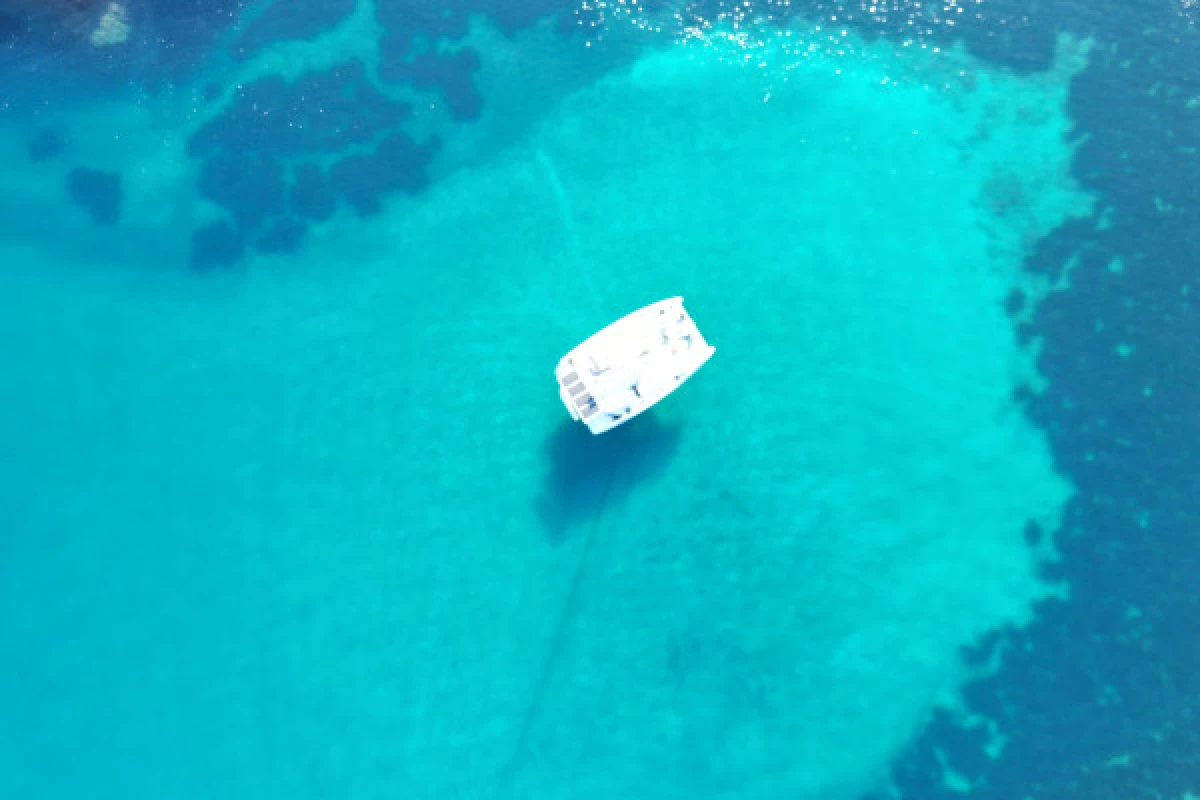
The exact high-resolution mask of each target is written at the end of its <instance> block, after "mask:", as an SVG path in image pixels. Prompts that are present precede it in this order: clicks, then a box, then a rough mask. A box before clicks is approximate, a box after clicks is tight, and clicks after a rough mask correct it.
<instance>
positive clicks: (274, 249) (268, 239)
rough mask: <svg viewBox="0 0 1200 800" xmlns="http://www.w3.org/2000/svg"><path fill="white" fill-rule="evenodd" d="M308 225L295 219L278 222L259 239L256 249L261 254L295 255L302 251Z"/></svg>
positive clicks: (287, 218) (284, 219) (285, 218)
mask: <svg viewBox="0 0 1200 800" xmlns="http://www.w3.org/2000/svg"><path fill="white" fill-rule="evenodd" d="M306 233H308V225H306V224H305V223H304V222H303V221H302V220H298V219H296V218H295V217H284V218H282V219H280V220H277V221H276V222H275V223H274V224H272V225H271V227H269V228H267V231H266V233H264V234H263V235H262V236H260V237H259V239H258V241H257V242H255V244H254V247H255V249H256V250H258V251H259V252H260V253H294V252H296V251H297V250H299V249H300V245H301V243H302V242H303V241H304V236H305V234H306Z"/></svg>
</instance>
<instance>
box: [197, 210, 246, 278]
mask: <svg viewBox="0 0 1200 800" xmlns="http://www.w3.org/2000/svg"><path fill="white" fill-rule="evenodd" d="M245 249H246V242H245V239H244V238H243V237H242V234H241V231H239V230H238V229H237V227H236V226H235V225H234V224H233V223H231V222H228V221H224V220H222V221H218V222H212V223H209V224H208V225H205V226H203V227H200V228H197V229H196V230H194V231H192V249H191V255H190V257H189V263H190V264H191V266H192V268H193V269H198V270H207V269H212V268H214V267H227V266H230V265H232V264H235V263H237V262H238V261H239V260H241V258H242V254H243V253H244V252H245Z"/></svg>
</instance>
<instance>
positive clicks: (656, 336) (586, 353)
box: [555, 297, 716, 434]
mask: <svg viewBox="0 0 1200 800" xmlns="http://www.w3.org/2000/svg"><path fill="white" fill-rule="evenodd" d="M715 352H716V348H715V347H713V346H712V345H710V344H709V343H708V342H706V341H705V340H704V337H703V336H702V335H701V334H700V331H699V329H698V328H697V327H696V323H695V322H694V321H693V320H692V318H691V316H690V315H689V314H688V312H687V311H686V310H685V309H684V307H683V298H682V297H670V298H667V299H666V300H659V301H658V302H657V303H651V304H650V305H648V306H645V307H644V308H639V309H638V310H637V311H633V312H631V313H629V314H626V315H625V316H624V317H621V318H620V319H619V320H617V321H616V322H614V323H612V324H610V325H608V326H607V327H605V328H603V329H601V330H600V331H597V332H596V333H594V334H592V335H591V336H589V337H588V338H587V339H585V340H584V341H583V343H582V344H580V345H579V346H578V347H576V348H574V349H573V350H571V351H570V352H569V353H567V354H566V355H565V356H563V357H562V360H561V361H559V362H558V367H557V369H555V376H556V377H557V378H558V393H559V396H560V397H561V398H562V401H563V405H565V406H566V407H567V411H568V412H569V413H570V415H571V418H572V419H575V420H579V421H581V422H583V424H584V425H586V426H587V427H588V430H590V431H591V432H592V433H593V434H600V433H605V432H606V431H610V430H612V429H613V428H615V427H617V426H618V425H620V424H622V423H625V422H628V421H629V420H631V419H633V418H634V417H636V416H637V415H638V414H640V413H642V412H643V411H645V410H646V409H648V408H650V407H651V406H653V405H654V404H655V403H657V402H659V401H660V400H662V399H663V398H664V397H666V396H667V395H669V394H670V393H671V392H673V391H675V390H676V389H678V388H679V387H680V385H682V384H683V382H684V381H686V380H687V379H688V378H690V377H691V376H692V375H693V374H695V372H696V370H698V369H700V367H702V366H704V364H705V363H706V362H707V361H708V360H709V359H710V358H712V355H713V353H715Z"/></svg>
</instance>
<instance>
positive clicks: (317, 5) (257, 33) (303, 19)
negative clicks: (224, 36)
mask: <svg viewBox="0 0 1200 800" xmlns="http://www.w3.org/2000/svg"><path fill="white" fill-rule="evenodd" d="M354 6H355V0H306V2H305V3H304V5H303V8H302V9H300V8H297V7H296V4H295V3H294V2H288V1H287V0H275V2H272V3H271V4H270V5H268V6H267V7H266V8H265V9H264V10H263V11H262V13H261V14H259V15H258V16H256V17H253V18H251V19H249V20H248V21H246V23H245V24H244V25H243V26H242V29H241V32H240V33H239V35H238V37H237V39H236V40H234V43H233V44H232V45H231V46H230V52H231V54H232V55H233V56H234V57H235V58H239V59H243V58H246V57H248V56H252V55H254V54H255V53H257V52H258V51H260V50H262V49H263V48H264V47H267V46H268V45H271V44H273V43H275V42H282V41H295V40H302V39H312V38H314V37H316V36H319V35H320V34H321V33H323V32H325V31H327V30H330V29H331V28H334V27H335V26H337V24H338V23H340V22H341V21H342V20H344V19H345V18H346V17H348V16H350V14H351V12H353V11H354Z"/></svg>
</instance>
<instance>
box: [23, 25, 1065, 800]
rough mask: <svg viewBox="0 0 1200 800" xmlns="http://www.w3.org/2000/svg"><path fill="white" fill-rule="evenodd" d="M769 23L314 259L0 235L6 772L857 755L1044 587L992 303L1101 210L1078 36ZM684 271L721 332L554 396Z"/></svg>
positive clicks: (715, 45) (634, 74)
mask: <svg viewBox="0 0 1200 800" xmlns="http://www.w3.org/2000/svg"><path fill="white" fill-rule="evenodd" d="M777 34H778V32H773V31H771V30H769V29H767V30H762V31H759V32H758V34H756V35H757V36H758V37H759V38H758V39H756V40H755V50H756V52H757V53H759V54H760V55H768V56H770V58H769V59H767V61H766V62H765V66H762V67H758V66H751V67H747V66H744V65H743V64H741V63H740V60H739V59H737V58H736V57H734V58H730V57H729V56H736V52H737V48H744V46H745V42H744V41H738V40H736V39H720V40H718V39H715V38H708V39H705V40H703V41H695V40H694V41H693V43H692V44H690V45H686V46H685V45H680V46H669V47H665V48H663V49H660V50H656V51H653V52H648V53H646V54H645V56H644V57H642V58H640V59H639V60H638V61H637V62H636V63H635V64H633V65H632V66H631V67H630V68H628V69H624V70H621V71H619V72H614V73H612V74H610V75H608V76H607V77H605V78H604V79H603V80H601V81H599V82H598V83H596V84H595V85H593V86H590V87H587V88H585V89H582V90H580V91H578V92H576V93H574V94H572V95H571V96H569V97H567V98H566V99H565V100H564V101H563V102H562V103H561V105H559V106H558V107H556V108H555V109H553V110H552V111H551V112H549V113H548V114H547V115H546V116H545V118H544V119H543V120H542V121H541V123H540V124H539V125H538V126H537V127H536V129H535V130H533V131H531V132H530V133H529V134H527V135H526V136H525V137H524V138H523V139H522V140H521V141H519V142H518V143H517V144H515V145H514V146H513V147H511V148H509V149H508V150H505V151H504V152H502V153H500V154H498V155H495V156H493V157H491V158H489V159H488V160H487V161H486V163H481V164H478V165H476V166H472V167H466V168H463V169H462V170H461V171H459V172H457V173H455V174H454V175H452V176H450V177H448V178H446V179H445V180H444V181H443V182H442V183H441V184H439V185H438V186H436V187H435V188H434V189H433V190H432V191H431V192H430V193H429V194H428V195H427V196H424V197H421V198H418V199H415V200H403V201H397V202H395V203H393V204H391V205H390V206H388V208H387V209H386V211H385V213H384V214H382V215H381V216H380V217H378V218H376V219H375V220H373V221H370V222H347V221H344V220H343V221H339V222H337V223H335V224H332V225H330V226H328V227H326V228H324V229H320V230H317V231H316V232H315V233H314V237H313V241H312V243H311V246H310V248H309V250H308V251H306V255H305V260H304V261H302V262H301V261H299V260H298V259H292V260H288V261H283V260H269V259H260V260H256V261H254V262H252V263H251V264H250V265H249V266H248V268H247V269H246V270H245V271H244V272H239V273H237V274H229V275H210V276H205V278H204V280H198V279H196V278H194V277H191V276H188V275H186V274H183V273H181V272H176V271H170V270H160V271H157V272H152V271H145V270H129V269H125V268H123V266H122V265H121V264H120V263H113V262H114V261H119V260H120V259H112V258H109V257H107V256H106V254H105V253H104V252H103V251H93V253H92V255H91V256H90V257H88V258H84V257H82V256H81V254H80V253H78V252H76V253H74V254H73V255H72V258H71V260H69V261H67V260H65V259H63V258H62V257H61V256H59V255H53V254H56V253H61V252H62V251H59V250H55V249H53V248H50V247H47V246H43V245H42V244H41V243H39V242H36V241H31V242H26V243H25V244H19V243H14V242H9V243H6V244H5V245H4V246H3V251H4V252H3V254H2V256H0V262H2V263H3V264H4V265H5V266H4V268H3V271H2V272H0V280H2V281H3V284H4V285H3V287H2V291H0V298H3V299H2V300H0V304H2V306H0V308H2V313H0V335H2V336H3V339H4V343H5V344H4V350H5V352H6V353H8V354H9V355H8V363H7V365H6V369H5V370H4V375H3V384H2V385H3V387H4V395H5V397H6V406H7V408H6V413H5V414H4V415H3V417H2V418H0V452H4V453H5V454H7V455H8V460H7V463H6V467H5V480H4V482H3V488H2V489H0V507H3V509H4V514H5V517H6V519H7V524H6V527H7V528H8V531H7V533H6V535H5V537H4V539H3V544H2V545H0V546H2V547H3V548H4V553H3V558H2V559H0V564H2V565H3V566H2V568H3V570H4V574H3V576H2V578H0V586H2V587H3V589H2V591H3V595H0V597H2V598H3V600H2V602H3V605H4V613H3V619H4V622H3V628H0V636H2V637H3V649H4V651H5V652H6V653H9V654H12V655H11V657H9V658H6V659H4V660H2V661H0V686H3V687H4V688H5V692H6V694H7V696H9V697H10V698H14V699H12V700H10V703H9V704H8V707H7V708H6V713H5V715H4V716H3V718H2V719H0V740H2V741H4V742H5V744H6V746H5V748H4V750H3V752H4V755H3V756H0V759H2V760H0V791H3V793H4V794H5V795H6V796H13V797H66V796H77V797H78V796H87V797H108V796H111V797H131V796H170V797H179V798H184V797H195V798H210V797H214V796H221V797H247V798H249V797H254V798H264V797H280V798H283V797H289V798H295V797H331V798H332V797H337V798H346V797H355V798H374V797H379V798H385V797H386V798H394V797H396V796H406V797H437V798H463V797H504V798H508V797H511V798H518V797H519V798H550V797H571V798H612V797H662V798H697V797H705V798H709V797H711V798H718V797H721V798H725V797H728V798H734V797H736V798H778V797H782V796H789V797H814V798H815V797H821V798H845V799H846V800H849V799H850V798H853V797H855V796H857V794H858V793H859V792H861V791H863V790H866V789H869V788H872V787H874V786H876V785H878V783H879V782H880V781H881V780H883V776H884V775H885V772H886V769H887V767H888V765H889V764H890V762H891V760H892V759H893V758H894V757H895V756H896V754H897V753H898V752H899V750H900V749H901V748H902V747H903V746H904V745H905V744H906V743H907V742H908V741H909V740H910V738H911V737H912V736H913V735H914V733H916V732H917V731H918V730H919V729H920V726H921V725H922V723H923V722H924V720H925V719H926V718H927V715H928V714H929V712H930V710H931V709H932V708H933V707H935V705H937V704H939V703H953V702H954V698H955V692H956V690H957V688H958V687H959V686H960V685H961V683H962V681H963V680H965V679H966V678H967V677H968V674H967V671H966V669H965V667H964V666H963V664H962V663H961V662H960V660H959V655H958V654H959V650H960V648H961V647H963V646H964V645H967V644H969V643H971V642H973V641H975V640H976V639H977V638H978V637H980V636H981V635H983V634H985V633H987V632H989V631H992V630H995V629H997V628H999V627H1003V626H1007V625H1019V624H1023V623H1025V622H1026V621H1028V619H1029V618H1030V614H1031V609H1032V607H1033V604H1034V603H1035V602H1037V601H1038V600H1039V599H1041V598H1044V597H1045V596H1047V594H1049V593H1050V592H1052V591H1053V590H1054V587H1051V586H1048V585H1046V584H1045V583H1044V582H1043V581H1042V580H1041V579H1039V577H1038V567H1039V564H1041V563H1042V562H1043V561H1044V560H1045V559H1047V558H1049V557H1051V556H1052V554H1051V553H1050V552H1049V551H1047V550H1045V549H1041V550H1034V549H1031V548H1030V547H1029V546H1028V545H1027V544H1026V543H1025V540H1024V538H1023V536H1022V531H1023V528H1024V526H1025V525H1026V523H1028V522H1030V521H1036V522H1039V523H1041V524H1043V525H1045V526H1047V527H1051V528H1052V527H1053V526H1054V525H1055V524H1056V523H1057V518H1058V515H1059V513H1060V511H1061V508H1062V506H1063V504H1064V502H1065V501H1066V499H1067V498H1068V497H1069V495H1070V487H1069V486H1068V485H1067V484H1066V483H1065V482H1064V481H1063V480H1062V479H1061V478H1060V477H1058V476H1057V474H1056V473H1055V471H1054V468H1053V465H1052V463H1051V459H1050V455H1049V452H1048V450H1047V448H1046V445H1045V442H1044V440H1043V439H1042V437H1041V435H1040V434H1039V433H1038V432H1037V431H1036V430H1035V429H1033V428H1032V427H1031V426H1030V425H1029V423H1028V422H1027V421H1026V420H1025V419H1024V418H1023V417H1022V415H1021V414H1020V412H1019V410H1018V408H1017V407H1016V406H1015V405H1014V404H1013V402H1012V400H1011V395H1012V390H1013V389H1014V388H1015V387H1016V386H1017V385H1020V384H1021V383H1023V382H1027V381H1030V380H1033V379H1034V378H1035V377H1036V376H1035V375H1034V373H1033V369H1032V367H1031V365H1030V360H1031V359H1030V353H1028V352H1025V351H1022V350H1021V349H1020V348H1019V347H1018V346H1017V344H1016V341H1015V337H1014V334H1013V330H1012V326H1011V323H1010V322H1009V320H1007V319H1006V317H1005V316H1004V314H1003V311H1002V308H1001V301H1002V300H1003V298H1004V297H1005V295H1006V293H1007V292H1008V291H1009V290H1010V289H1011V288H1012V287H1013V286H1014V285H1016V284H1017V283H1018V282H1019V281H1020V278H1019V275H1018V274H1017V270H1018V266H1019V260H1020V257H1021V255H1022V253H1023V252H1024V248H1025V247H1026V246H1027V245H1028V243H1029V242H1030V241H1032V240H1033V239H1034V238H1035V237H1036V236H1037V235H1039V234H1041V233H1043V232H1045V231H1046V230H1047V229H1049V227H1051V226H1053V225H1054V224H1056V223H1058V222H1059V221H1061V220H1062V219H1064V218H1066V217H1067V216H1069V215H1072V214H1077V213H1080V212H1082V211H1083V210H1085V209H1086V206H1087V203H1086V199H1085V198H1083V197H1081V196H1080V195H1078V194H1077V193H1076V191H1075V189H1074V188H1073V187H1072V185H1071V184H1070V182H1069V181H1068V180H1067V179H1066V177H1065V176H1066V168H1067V164H1068V162H1069V159H1070V155H1071V152H1070V149H1069V147H1068V146H1067V145H1066V144H1065V141H1064V132H1065V130H1066V127H1067V125H1066V120H1065V117H1064V115H1063V111H1062V104H1063V100H1064V97H1065V89H1066V80H1067V79H1068V77H1069V70H1068V69H1067V66H1069V65H1067V64H1066V61H1064V68H1063V70H1061V71H1059V72H1056V73H1054V74H1051V75H1045V76H1036V77H1034V78H1031V79H1018V78H1015V77H1012V76H1008V75H1005V74H1003V73H994V72H992V73H989V72H986V71H984V70H983V68H982V67H980V66H979V65H977V64H974V63H971V62H970V61H968V60H966V59H965V58H963V57H960V56H957V55H950V56H945V57H942V58H939V59H934V60H930V59H929V58H927V57H925V56H919V55H911V54H899V53H893V52H891V51H889V50H887V49H886V46H885V45H883V44H879V45H875V46H873V47H867V46H866V45H860V47H859V52H861V53H863V54H865V55H863V57H861V58H856V59H854V60H848V59H842V60H841V61H838V62H837V64H836V65H835V64H833V62H830V61H829V60H824V59H821V58H815V57H812V56H799V55H797V53H796V52H795V51H794V50H790V49H789V48H790V45H785V44H783V43H781V42H779V41H776V38H775V37H776V36H777ZM779 35H781V34H779ZM803 35H804V31H802V30H799V29H798V30H797V31H794V32H793V33H792V35H791V36H792V37H793V38H794V37H796V36H803ZM784 38H787V37H784ZM868 55H869V57H868ZM758 63H760V62H759V61H757V60H756V61H755V64H758ZM835 69H840V70H841V72H840V74H838V73H836V72H835ZM784 76H786V78H787V79H786V80H783V77H784ZM764 77H765V78H766V81H765V82H764ZM764 86H768V87H769V92H770V97H769V99H767V101H766V102H764V91H763V89H764ZM997 180H1003V181H1005V182H1007V183H1005V186H1006V187H1007V188H1006V190H1005V191H1003V192H997V191H996V189H995V187H996V181H997ZM163 224H164V225H165V224H166V223H163ZM143 260H148V259H143ZM676 293H679V294H683V295H684V296H685V298H686V299H687V302H688V306H689V308H690V309H691V311H692V313H693V314H694V316H695V318H696V320H697V322H698V323H699V325H700V327H701V329H702V330H703V331H704V332H705V334H706V336H707V337H708V338H709V339H710V340H711V341H712V343H713V344H715V345H716V347H717V356H716V357H715V358H714V360H713V361H712V362H711V363H710V364H709V365H708V366H706V367H705V368H704V369H703V370H702V371H701V373H700V374H699V375H697V376H696V378H695V379H694V380H693V381H691V382H689V383H688V384H687V385H686V386H685V387H684V388H683V390H681V391H680V392H677V393H676V394H675V395H673V396H672V397H671V398H670V399H669V400H668V401H666V402H665V403H664V404H663V405H662V406H661V407H660V408H659V409H657V410H656V411H655V412H654V413H653V414H651V415H647V416H646V417H644V418H639V419H638V420H637V421H635V423H634V424H632V425H631V426H630V428H629V430H628V431H623V432H622V433H621V434H620V436H621V437H622V438H613V439H608V438H605V439H601V440H595V439H591V438H589V437H587V436H586V435H584V434H582V433H581V432H579V431H573V430H570V429H567V430H565V431H564V426H567V425H568V424H569V419H568V418H567V417H566V412H565V410H564V409H563V408H562V406H561V403H560V402H559V399H558V397H557V393H556V390H555V386H554V381H553V366H554V364H555V363H556V361H557V359H558V358H559V357H560V356H561V354H562V353H563V352H564V351H565V350H567V349H568V348H570V347H571V346H573V345H574V344H576V343H577V342H578V341H579V340H580V339H582V338H584V337H585V336H587V335H588V334H590V333H591V332H592V331H594V330H595V329H597V328H598V327H600V326H601V325H603V324H605V323H607V322H608V321H610V320H611V319H613V318H615V317H617V316H620V315H621V314H623V313H625V312H626V311H629V310H631V309H632V308H635V307H638V306H640V305H642V304H644V303H646V302H649V301H652V300H655V299H659V298H661V297H664V296H670V295H673V294H676ZM614 436H616V434H614ZM585 552H586V553H587V560H586V562H585V563H584V568H583V570H582V572H580V573H577V572H576V567H577V566H578V565H579V564H580V559H581V558H582V557H583V556H584V554H585ZM577 575H578V580H577V581H576V576H577Z"/></svg>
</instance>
